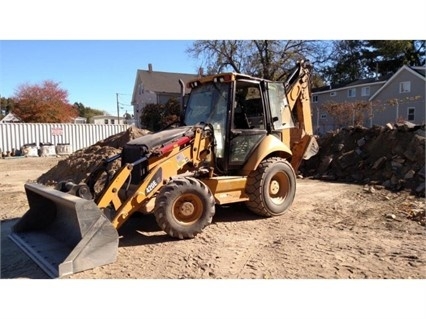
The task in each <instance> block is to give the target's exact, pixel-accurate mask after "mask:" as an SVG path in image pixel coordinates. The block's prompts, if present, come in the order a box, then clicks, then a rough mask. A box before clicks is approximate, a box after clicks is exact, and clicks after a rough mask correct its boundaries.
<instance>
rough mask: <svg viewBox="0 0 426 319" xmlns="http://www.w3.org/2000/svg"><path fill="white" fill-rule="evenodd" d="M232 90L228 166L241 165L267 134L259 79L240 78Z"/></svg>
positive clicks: (231, 168)
mask: <svg viewBox="0 0 426 319" xmlns="http://www.w3.org/2000/svg"><path fill="white" fill-rule="evenodd" d="M234 91H235V100H234V105H233V110H232V112H231V130H230V137H229V148H228V150H229V153H228V168H229V169H230V170H233V169H239V168H241V166H242V165H243V164H244V163H245V162H246V161H247V159H248V158H249V157H250V155H251V153H252V152H253V150H254V149H255V148H256V146H257V145H258V144H259V143H260V141H261V140H262V139H263V138H264V137H265V136H266V134H267V130H266V114H265V100H264V96H263V94H262V89H261V86H260V83H259V82H257V81H247V80H246V81H244V80H239V81H237V82H236V83H235V90H234Z"/></svg>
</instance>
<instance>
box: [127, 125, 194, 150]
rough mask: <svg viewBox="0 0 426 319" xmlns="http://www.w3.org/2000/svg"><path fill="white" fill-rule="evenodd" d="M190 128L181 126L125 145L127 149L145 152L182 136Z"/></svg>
mask: <svg viewBox="0 0 426 319" xmlns="http://www.w3.org/2000/svg"><path fill="white" fill-rule="evenodd" d="M191 129H192V126H181V127H177V128H171V129H167V130H164V131H160V132H156V133H151V134H148V135H145V136H141V137H138V138H135V139H134V140H131V141H130V142H128V143H127V144H126V146H129V147H135V146H138V147H142V148H145V149H146V150H151V149H152V148H154V147H156V146H159V145H162V144H165V143H167V142H170V141H171V140H173V139H175V138H178V137H181V136H184V135H185V133H186V132H188V131H190V130H191Z"/></svg>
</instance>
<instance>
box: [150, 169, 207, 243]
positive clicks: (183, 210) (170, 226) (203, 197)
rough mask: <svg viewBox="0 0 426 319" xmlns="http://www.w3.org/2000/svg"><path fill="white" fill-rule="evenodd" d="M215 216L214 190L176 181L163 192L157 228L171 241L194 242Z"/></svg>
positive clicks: (157, 209) (158, 204) (157, 210)
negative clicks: (176, 239) (171, 238)
mask: <svg viewBox="0 0 426 319" xmlns="http://www.w3.org/2000/svg"><path fill="white" fill-rule="evenodd" d="M214 214H215V200H214V197H213V194H212V193H211V191H210V189H209V188H208V187H207V186H206V185H205V184H204V183H202V182H201V181H199V180H197V179H195V178H192V177H185V178H175V179H173V180H171V181H170V182H169V183H168V184H167V185H165V186H164V187H163V188H161V190H160V192H159V194H158V196H157V198H156V200H155V209H154V215H155V219H156V221H157V224H158V225H159V226H160V228H161V229H162V230H164V231H165V232H166V233H167V234H169V235H170V236H171V237H175V238H179V239H184V238H194V237H195V236H196V235H197V234H198V233H200V232H201V231H202V230H203V228H204V227H206V226H208V225H209V224H210V223H211V222H212V219H213V216H214Z"/></svg>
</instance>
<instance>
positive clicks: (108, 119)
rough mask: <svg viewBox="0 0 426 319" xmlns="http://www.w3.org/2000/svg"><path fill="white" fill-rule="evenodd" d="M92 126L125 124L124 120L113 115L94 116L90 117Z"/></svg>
mask: <svg viewBox="0 0 426 319" xmlns="http://www.w3.org/2000/svg"><path fill="white" fill-rule="evenodd" d="M92 120H93V124H126V123H125V121H126V119H125V118H123V117H117V116H114V115H95V116H93V117H92Z"/></svg>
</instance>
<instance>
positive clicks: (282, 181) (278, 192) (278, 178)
mask: <svg viewBox="0 0 426 319" xmlns="http://www.w3.org/2000/svg"><path fill="white" fill-rule="evenodd" d="M289 189H290V185H289V180H288V178H287V175H286V174H285V173H283V172H280V173H277V174H275V175H274V176H273V177H272V178H271V181H270V182H269V190H268V191H269V198H270V199H271V201H272V203H274V204H275V205H280V204H282V203H283V202H284V201H285V199H286V198H287V194H288V192H289Z"/></svg>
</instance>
